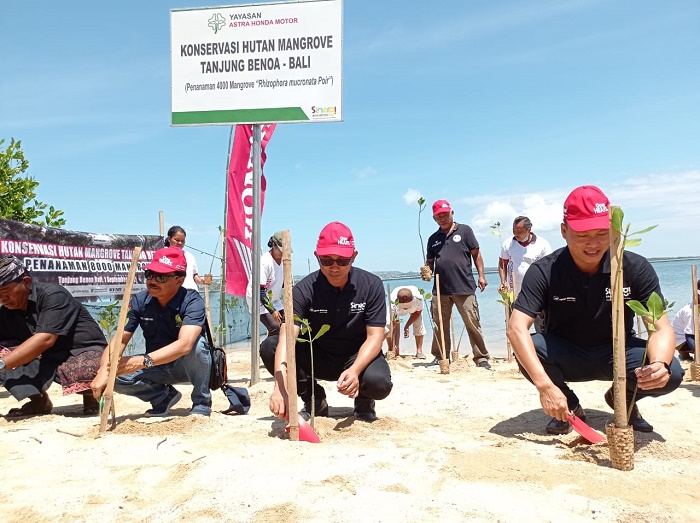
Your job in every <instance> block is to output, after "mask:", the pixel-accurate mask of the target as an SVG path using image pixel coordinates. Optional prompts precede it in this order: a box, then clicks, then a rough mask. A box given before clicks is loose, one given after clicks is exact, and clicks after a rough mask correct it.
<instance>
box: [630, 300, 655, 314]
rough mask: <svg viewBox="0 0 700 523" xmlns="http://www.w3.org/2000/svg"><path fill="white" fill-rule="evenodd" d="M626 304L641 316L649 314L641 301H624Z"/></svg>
mask: <svg viewBox="0 0 700 523" xmlns="http://www.w3.org/2000/svg"><path fill="white" fill-rule="evenodd" d="M625 303H626V304H627V306H628V307H629V308H630V309H632V310H633V311H634V312H635V313H636V314H639V315H640V316H641V317H642V318H644V317H646V316H648V315H649V311H648V310H647V308H646V307H645V306H644V305H643V304H642V302H640V301H637V300H629V301H626V302H625Z"/></svg>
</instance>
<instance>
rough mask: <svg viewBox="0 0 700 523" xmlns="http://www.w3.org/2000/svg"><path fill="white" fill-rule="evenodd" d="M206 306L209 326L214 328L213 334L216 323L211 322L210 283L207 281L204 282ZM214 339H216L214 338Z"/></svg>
mask: <svg viewBox="0 0 700 523" xmlns="http://www.w3.org/2000/svg"><path fill="white" fill-rule="evenodd" d="M204 307H205V309H206V311H207V321H208V322H209V328H210V329H211V330H212V336H213V333H214V324H213V323H212V322H211V307H210V305H209V285H208V284H207V283H206V282H205V284H204ZM212 341H214V340H212Z"/></svg>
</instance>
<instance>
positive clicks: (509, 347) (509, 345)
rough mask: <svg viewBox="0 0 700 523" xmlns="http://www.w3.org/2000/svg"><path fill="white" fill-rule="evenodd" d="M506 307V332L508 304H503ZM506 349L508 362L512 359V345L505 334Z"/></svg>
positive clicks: (508, 313)
mask: <svg viewBox="0 0 700 523" xmlns="http://www.w3.org/2000/svg"><path fill="white" fill-rule="evenodd" d="M505 309H506V332H508V327H509V326H510V305H508V303H506V304H505ZM506 351H507V352H508V358H507V359H508V362H509V363H510V362H511V361H512V359H513V346H512V345H511V344H510V340H509V339H508V336H507V335H506Z"/></svg>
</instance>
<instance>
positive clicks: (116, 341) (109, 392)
mask: <svg viewBox="0 0 700 523" xmlns="http://www.w3.org/2000/svg"><path fill="white" fill-rule="evenodd" d="M140 255H141V247H135V248H134V254H133V256H132V257H131V267H130V268H129V275H128V276H127V278H126V286H125V287H124V296H123V297H122V305H121V308H120V309H119V320H118V321H119V323H117V333H116V334H115V335H114V337H113V338H112V340H111V342H110V344H109V347H108V349H107V350H109V375H108V377H107V387H106V388H105V390H104V392H103V393H102V400H103V401H104V403H103V404H102V411H101V412H100V431H99V434H104V432H105V430H107V418H108V417H109V413H110V412H111V413H112V428H114V427H115V426H116V424H117V420H116V412H115V410H114V381H115V380H116V379H117V367H118V366H119V358H120V357H121V346H122V337H123V336H124V326H125V325H126V314H127V312H128V308H129V300H131V288H132V287H133V285H134V278H135V277H136V269H137V268H138V262H139V256H140Z"/></svg>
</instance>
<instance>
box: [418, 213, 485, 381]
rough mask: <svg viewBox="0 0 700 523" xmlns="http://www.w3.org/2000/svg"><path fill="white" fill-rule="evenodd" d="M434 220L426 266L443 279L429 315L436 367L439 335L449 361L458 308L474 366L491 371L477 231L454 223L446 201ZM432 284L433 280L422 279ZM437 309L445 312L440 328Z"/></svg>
mask: <svg viewBox="0 0 700 523" xmlns="http://www.w3.org/2000/svg"><path fill="white" fill-rule="evenodd" d="M433 219H434V220H435V222H436V223H437V224H438V226H439V229H438V230H437V231H436V232H434V233H433V234H431V235H430V238H428V252H427V255H426V264H427V265H428V267H430V269H431V270H432V271H433V273H434V274H439V275H440V302H439V303H438V299H437V290H436V286H437V280H436V283H434V284H433V299H432V301H431V305H430V312H431V314H432V316H433V325H434V327H433V345H432V349H431V352H432V353H433V356H435V360H434V361H433V364H434V365H437V362H438V360H439V359H440V358H441V357H442V356H441V355H440V340H441V339H442V337H441V334H440V331H441V330H444V334H445V338H444V339H445V355H446V356H447V358H448V359H449V357H450V351H451V349H450V347H451V346H452V344H451V340H450V329H449V325H450V318H452V306H453V305H456V306H457V311H458V312H459V315H460V316H461V317H462V321H464V325H465V327H466V329H467V334H468V335H469V342H470V343H471V346H472V354H473V355H474V363H475V364H476V366H477V367H482V368H484V369H490V368H491V365H490V364H489V362H488V360H489V352H488V350H486V343H484V334H483V332H481V318H480V317H479V304H478V303H477V301H476V294H475V293H476V287H477V282H475V281H474V275H473V274H472V259H473V260H474V266H475V267H476V270H477V272H478V273H479V282H478V285H479V290H480V291H481V292H484V289H485V288H486V285H488V284H487V283H486V276H484V259H483V258H482V257H481V251H480V250H479V242H477V241H476V237H475V236H474V231H472V228H471V227H469V226H468V225H463V224H461V223H457V222H455V221H454V211H453V210H452V207H450V204H449V203H448V202H447V200H438V201H436V202H435V203H434V204H433ZM423 279H424V280H426V281H428V280H430V277H427V278H426V277H423ZM438 307H440V308H442V322H443V324H444V326H445V328H444V329H442V325H440V321H439V315H438Z"/></svg>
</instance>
